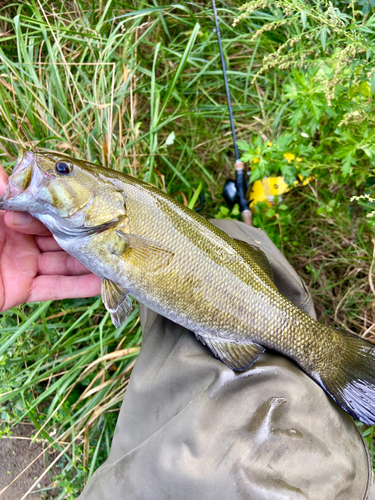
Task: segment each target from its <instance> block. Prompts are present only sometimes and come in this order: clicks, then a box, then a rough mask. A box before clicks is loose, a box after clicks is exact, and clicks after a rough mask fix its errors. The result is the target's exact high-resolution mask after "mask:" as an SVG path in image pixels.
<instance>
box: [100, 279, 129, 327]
mask: <svg viewBox="0 0 375 500" xmlns="http://www.w3.org/2000/svg"><path fill="white" fill-rule="evenodd" d="M101 288H102V300H103V304H104V305H105V308H106V309H107V311H109V313H110V314H111V319H112V323H113V324H114V325H115V327H116V328H118V327H119V326H120V325H122V324H123V323H124V322H125V321H126V319H127V317H128V316H129V314H130V313H131V311H132V308H133V304H132V301H131V298H130V297H129V295H128V291H127V290H125V288H123V287H122V286H120V285H117V283H114V282H113V281H110V280H108V279H106V278H102V280H101Z"/></svg>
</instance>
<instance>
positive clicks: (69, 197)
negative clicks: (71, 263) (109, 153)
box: [0, 151, 126, 234]
mask: <svg viewBox="0 0 375 500" xmlns="http://www.w3.org/2000/svg"><path fill="white" fill-rule="evenodd" d="M97 169H98V170H103V169H102V168H101V167H96V166H95V165H93V164H90V163H88V162H82V161H79V160H75V159H73V158H70V157H68V156H65V155H60V154H45V153H35V152H32V151H22V152H21V153H20V155H19V157H18V160H17V162H16V165H15V167H14V169H13V172H12V175H11V176H10V177H9V182H8V186H7V189H6V191H5V193H4V194H3V196H2V197H1V198H0V210H15V211H22V212H27V213H29V214H31V215H33V216H34V217H36V218H38V219H39V220H41V221H42V222H44V223H45V224H46V226H47V227H48V228H49V229H50V230H51V231H52V232H53V233H54V232H56V231H57V230H58V231H59V232H60V233H61V232H64V228H65V229H66V231H65V232H67V233H69V234H71V233H72V231H74V230H77V234H78V233H79V232H80V230H82V231H84V232H86V233H87V232H88V230H89V229H92V230H93V231H94V230H95V228H96V229H97V230H99V228H100V229H103V225H105V224H108V223H110V222H113V221H118V220H119V219H120V218H121V217H124V216H125V215H126V208H125V199H124V196H123V195H122V193H120V192H119V191H118V190H117V189H116V188H115V186H113V185H112V184H110V183H109V182H105V181H104V180H103V178H101V177H100V175H99V174H98V172H97ZM54 229H55V231H54Z"/></svg>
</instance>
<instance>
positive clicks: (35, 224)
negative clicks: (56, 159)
mask: <svg viewBox="0 0 375 500" xmlns="http://www.w3.org/2000/svg"><path fill="white" fill-rule="evenodd" d="M7 182H8V176H7V174H6V173H5V171H4V169H3V168H2V167H1V166H0V195H2V194H3V192H4V191H5V189H6V185H7ZM99 294H100V279H99V278H98V277H97V276H95V275H94V274H92V273H91V272H90V271H88V270H87V269H86V268H85V267H84V266H83V265H82V264H81V263H80V262H78V261H77V260H76V259H75V258H74V257H72V256H70V255H68V254H67V253H66V252H65V251H63V250H62V249H61V248H60V247H59V245H58V244H57V243H56V241H55V240H54V238H53V236H52V235H51V233H50V232H49V231H48V229H47V228H46V227H45V226H44V225H43V224H42V223H41V222H40V221H38V220H36V219H34V218H33V217H31V216H30V215H28V214H25V213H22V212H9V211H7V212H5V211H0V312H3V311H6V310H7V309H10V308H11V307H14V306H17V305H19V304H23V303H24V302H39V301H43V300H59V299H67V298H77V297H92V296H94V295H99Z"/></svg>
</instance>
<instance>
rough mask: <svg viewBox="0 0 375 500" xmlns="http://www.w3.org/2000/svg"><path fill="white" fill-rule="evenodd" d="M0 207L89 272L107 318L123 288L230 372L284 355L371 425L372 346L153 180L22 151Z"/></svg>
mask: <svg viewBox="0 0 375 500" xmlns="http://www.w3.org/2000/svg"><path fill="white" fill-rule="evenodd" d="M0 210H16V211H22V212H27V213H29V214H30V215H32V216H33V217H35V218H37V219H39V220H40V221H42V223H43V224H44V225H45V226H46V227H47V228H48V229H49V230H50V231H51V233H52V234H53V236H54V238H55V239H56V241H57V242H58V244H59V245H60V246H61V248H63V249H64V250H65V251H66V252H67V253H69V254H70V255H72V256H74V257H75V258H76V259H78V260H79V261H80V262H81V263H82V264H83V265H84V266H86V267H87V268H88V269H89V270H90V271H92V272H93V273H94V274H96V275H97V276H99V277H100V279H101V295H102V299H103V303H104V305H105V307H106V309H107V310H108V311H109V312H110V315H111V318H112V321H113V324H114V325H115V327H118V326H120V325H121V324H122V323H124V321H125V320H126V318H127V317H128V315H129V313H130V311H131V309H132V301H131V298H130V296H132V297H134V298H135V299H137V300H138V301H139V302H141V303H143V304H145V305H146V306H147V307H149V308H150V309H152V310H154V311H156V312H157V313H159V314H161V315H163V316H165V317H167V318H169V319H170V320H172V321H174V322H175V323H178V324H179V325H182V326H184V327H185V328H187V329H189V330H191V331H192V332H193V333H194V334H195V336H196V338H197V339H198V340H199V341H201V342H202V343H203V344H204V345H206V346H207V347H208V348H209V349H210V350H211V352H212V353H213V354H214V355H215V356H216V357H217V358H218V359H220V360H221V361H222V362H224V363H225V364H226V365H227V366H228V367H230V368H231V369H232V370H235V371H243V370H247V369H248V368H250V367H251V366H252V365H253V363H255V362H256V360H257V359H258V357H259V356H260V354H261V353H263V352H264V350H265V349H273V350H276V351H278V352H280V353H282V354H284V355H285V356H288V357H289V358H291V359H292V360H294V361H295V362H296V363H297V364H298V365H299V366H300V367H301V369H302V370H303V371H304V372H305V373H306V374H307V375H308V376H309V377H311V378H312V379H313V380H314V381H315V382H316V383H317V384H318V385H319V386H320V387H322V389H323V390H324V391H326V393H327V394H328V395H329V396H330V397H331V398H332V399H333V400H334V401H335V402H336V403H337V404H338V405H339V406H340V407H341V408H342V409H343V410H345V411H346V412H347V413H348V414H349V415H351V416H352V417H354V418H355V419H357V420H359V421H360V422H362V423H364V424H367V425H373V424H375V346H374V345H373V344H372V343H370V342H368V341H367V340H365V339H362V338H360V337H359V336H357V335H354V334H351V333H349V332H346V331H344V330H342V329H338V328H333V327H329V326H326V325H323V324H321V323H319V322H317V321H316V320H314V319H313V318H311V317H310V316H309V315H307V314H306V313H305V312H303V311H302V310H301V309H299V308H298V307H297V306H295V305H294V304H293V303H292V302H290V301H289V300H288V299H287V298H285V297H284V296H283V295H282V294H281V293H280V292H279V291H278V289H277V288H276V286H275V284H274V282H273V275H272V270H271V267H270V265H269V262H268V260H267V257H266V256H265V254H264V253H263V251H262V250H261V249H260V248H257V247H255V246H252V245H249V244H247V243H245V242H243V241H239V240H236V239H233V238H231V237H230V236H228V235H227V234H226V233H224V232H223V231H221V230H220V229H218V228H216V227H215V226H213V225H212V224H211V223H210V222H209V221H207V220H206V219H204V218H203V217H202V216H200V215H199V214H197V213H196V212H194V211H192V210H190V209H189V208H187V207H185V206H184V205H182V204H180V203H178V202H177V201H176V200H175V199H174V198H172V197H171V196H169V195H168V194H166V193H164V192H162V191H160V190H159V189H157V188H156V187H155V186H153V185H151V184H148V183H145V182H142V181H141V180H138V179H136V178H134V177H132V176H129V175H126V174H124V173H121V172H118V171H115V170H112V169H109V168H104V167H101V166H98V165H96V164H93V163H90V162H87V161H84V160H77V159H73V158H70V157H69V156H66V155H62V154H57V153H43V152H33V151H23V152H22V153H21V154H20V156H19V158H18V160H17V162H16V164H15V167H14V170H13V173H12V175H11V176H10V177H9V181H8V185H7V188H6V191H5V193H4V194H3V196H2V197H1V198H0Z"/></svg>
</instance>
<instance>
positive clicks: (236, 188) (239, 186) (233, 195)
mask: <svg viewBox="0 0 375 500" xmlns="http://www.w3.org/2000/svg"><path fill="white" fill-rule="evenodd" d="M212 7H213V10H214V16H215V25H216V35H217V39H218V42H219V50H220V57H221V67H222V70H223V77H224V85H225V93H226V96H227V104H228V111H229V120H230V125H231V128H232V137H233V145H234V152H235V156H236V162H235V164H234V168H235V171H236V181H235V182H234V181H232V180H227V181H226V183H225V185H224V192H223V194H224V198H225V200H226V202H227V203H228V204H230V205H233V204H234V203H236V202H237V203H238V204H239V206H240V212H241V217H242V220H243V222H244V223H245V224H248V225H249V226H252V214H251V210H250V208H249V202H248V201H247V199H246V190H247V183H246V177H245V164H244V163H243V162H242V161H240V155H239V153H238V147H237V137H236V128H235V125H234V118H233V110H232V103H231V99H230V92H229V85H228V78H227V70H226V64H225V59H224V53H223V46H222V44H221V35H220V27H219V20H218V17H217V11H216V4H215V0H212Z"/></svg>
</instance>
